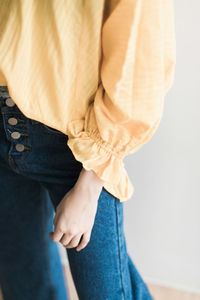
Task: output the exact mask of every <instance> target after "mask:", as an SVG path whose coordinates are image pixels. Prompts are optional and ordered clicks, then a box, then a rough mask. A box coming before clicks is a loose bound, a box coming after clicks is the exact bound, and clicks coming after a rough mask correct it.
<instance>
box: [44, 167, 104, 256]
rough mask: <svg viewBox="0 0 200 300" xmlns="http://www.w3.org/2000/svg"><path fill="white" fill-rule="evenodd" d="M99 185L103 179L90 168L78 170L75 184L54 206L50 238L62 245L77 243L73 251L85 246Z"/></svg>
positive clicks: (95, 209) (93, 215) (69, 245)
mask: <svg viewBox="0 0 200 300" xmlns="http://www.w3.org/2000/svg"><path fill="white" fill-rule="evenodd" d="M102 187H103V181H102V180H101V179H100V178H99V177H98V176H97V175H96V173H95V172H94V171H93V170H90V171H87V170H85V169H84V168H83V169H82V170H81V172H80V175H79V178H78V180H77V182H76V184H75V185H74V186H73V188H72V189H71V190H70V191H69V192H67V193H66V194H65V196H64V197H63V198H62V200H61V202H60V203H59V205H58V206H57V207H56V214H55V217H54V222H53V223H54V232H50V234H49V235H50V238H51V240H52V241H53V242H60V243H61V244H62V245H63V246H64V247H65V248H75V247H77V246H78V247H77V248H76V251H80V250H82V249H83V248H85V247H86V246H87V244H88V243H89V240H90V236H91V232H92V227H93V225H94V220H95V215H96V211H97V206H98V199H99V196H100V193H101V190H102ZM82 235H83V237H82V240H81V242H80V239H81V236H82ZM79 243H80V244H79Z"/></svg>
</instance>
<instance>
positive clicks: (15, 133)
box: [11, 131, 21, 139]
mask: <svg viewBox="0 0 200 300" xmlns="http://www.w3.org/2000/svg"><path fill="white" fill-rule="evenodd" d="M20 136H21V134H20V133H19V132H18V131H14V132H12V133H11V137H12V138H13V139H18V138H20Z"/></svg>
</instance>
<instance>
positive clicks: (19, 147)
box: [15, 144, 25, 152]
mask: <svg viewBox="0 0 200 300" xmlns="http://www.w3.org/2000/svg"><path fill="white" fill-rule="evenodd" d="M15 148H16V150H17V151H19V152H22V151H24V148H25V147H24V145H23V144H16V145H15Z"/></svg>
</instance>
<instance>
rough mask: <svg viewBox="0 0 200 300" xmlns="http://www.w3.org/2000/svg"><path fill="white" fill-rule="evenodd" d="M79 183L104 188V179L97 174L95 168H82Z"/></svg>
mask: <svg viewBox="0 0 200 300" xmlns="http://www.w3.org/2000/svg"><path fill="white" fill-rule="evenodd" d="M78 181H79V183H81V184H82V185H84V186H85V185H86V186H88V185H89V186H91V187H94V188H97V189H99V188H102V187H103V184H104V181H103V180H102V179H101V178H99V177H98V176H97V174H96V173H95V172H94V171H93V170H89V171H88V170H86V169H84V168H82V170H81V172H80V175H79V178H78Z"/></svg>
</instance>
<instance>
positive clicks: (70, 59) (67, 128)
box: [0, 0, 175, 300]
mask: <svg viewBox="0 0 200 300" xmlns="http://www.w3.org/2000/svg"><path fill="white" fill-rule="evenodd" d="M174 66H175V34H174V23H173V5H172V0H166V1H163V0H151V1H148V3H147V1H144V0H109V1H93V0H88V1H79V0H75V1H69V0H63V1H59V0H54V1H48V0H43V1H39V0H30V1H11V0H8V1H1V2H0V86H1V87H0V107H1V119H0V179H1V185H0V197H1V210H0V238H1V248H0V284H1V288H2V292H3V296H4V300H12V299H14V300H27V299H28V300H32V299H34V300H36V299H37V300H46V299H48V300H51V299H52V300H53V299H54V300H64V299H67V293H66V288H65V284H64V276H63V273H62V268H61V264H60V260H59V255H58V249H57V247H56V242H60V243H61V244H62V245H63V246H65V247H66V251H67V254H68V258H69V264H70V268H71V272H72V276H73V280H74V283H75V287H76V290H77V293H78V296H79V298H80V299H81V300H82V299H87V300H89V299H97V300H101V299H102V300H103V299H109V300H118V299H119V300H122V299H126V300H129V299H130V300H131V299H134V300H146V299H152V296H151V294H150V293H149V291H148V289H147V286H146V285H145V283H144V281H143V279H142V277H141V276H140V274H139V272H138V271H137V269H136V267H135V266H134V264H133V261H132V259H131V258H130V256H129V254H128V252H127V249H126V240H125V235H124V230H123V202H124V201H127V200H128V199H130V198H131V196H132V195H133V191H134V189H133V186H132V183H131V181H130V179H129V177H128V174H127V172H126V170H125V168H124V164H123V158H124V157H125V156H126V155H128V154H130V153H133V152H135V151H137V150H138V149H139V148H140V147H141V146H142V145H143V144H145V143H146V142H147V141H148V140H149V139H150V138H151V136H152V135H153V133H154V132H155V130H156V128H157V127H158V124H159V122H160V120H161V116H162V109H163V104H164V96H165V94H166V92H167V91H168V89H169V88H170V87H171V85H172V82H173V75H174ZM54 211H55V217H54ZM53 226H54V228H52V227H53Z"/></svg>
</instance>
